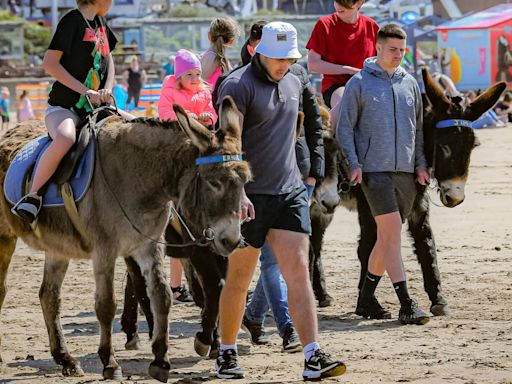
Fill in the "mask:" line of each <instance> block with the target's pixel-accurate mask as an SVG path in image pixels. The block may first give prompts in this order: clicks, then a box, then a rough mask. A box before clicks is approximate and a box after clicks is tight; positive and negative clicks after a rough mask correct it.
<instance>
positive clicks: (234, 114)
mask: <svg viewBox="0 0 512 384" xmlns="http://www.w3.org/2000/svg"><path fill="white" fill-rule="evenodd" d="M219 129H220V130H221V131H222V132H224V134H225V135H226V136H231V137H234V138H235V139H238V140H240V139H241V137H242V129H241V127H240V112H239V111H238V108H237V107H236V104H235V102H234V101H233V99H232V98H231V96H225V97H224V98H223V99H222V103H221V105H220V108H219Z"/></svg>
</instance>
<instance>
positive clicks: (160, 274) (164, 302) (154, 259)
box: [132, 243, 171, 383]
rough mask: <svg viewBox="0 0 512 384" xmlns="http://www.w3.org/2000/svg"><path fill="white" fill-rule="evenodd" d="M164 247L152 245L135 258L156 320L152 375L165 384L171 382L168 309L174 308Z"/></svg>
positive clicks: (135, 255) (150, 368)
mask: <svg viewBox="0 0 512 384" xmlns="http://www.w3.org/2000/svg"><path fill="white" fill-rule="evenodd" d="M163 256H164V247H163V246H161V245H160V244H154V243H150V244H148V245H146V246H144V247H141V248H140V249H139V250H138V251H137V253H136V254H134V255H133V256H132V257H133V259H134V260H135V261H136V262H137V264H138V265H139V267H140V270H141V273H142V276H143V277H144V280H145V281H146V284H147V294H148V297H149V300H150V302H151V312H152V313H153V317H154V329H153V338H152V341H153V342H152V345H151V349H152V350H153V354H154V356H155V359H154V360H153V361H152V362H151V364H150V366H149V375H150V376H151V377H153V378H154V379H156V380H158V381H161V382H163V383H165V382H167V380H168V379H169V370H170V368H171V366H170V364H169V357H168V355H167V351H168V347H169V345H168V344H169V342H168V340H169V310H170V308H171V288H170V286H169V283H168V282H167V277H166V275H165V272H164V266H163Z"/></svg>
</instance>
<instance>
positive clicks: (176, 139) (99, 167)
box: [0, 98, 250, 382]
mask: <svg viewBox="0 0 512 384" xmlns="http://www.w3.org/2000/svg"><path fill="white" fill-rule="evenodd" d="M175 110H176V113H177V116H178V121H166V122H161V121H157V120H144V119H136V120H133V121H131V122H123V121H121V120H120V119H119V118H110V120H109V121H107V122H106V123H105V125H104V128H103V129H102V130H100V131H99V133H98V142H97V153H96V168H95V172H94V176H93V179H92V181H91V186H90V189H89V190H88V192H87V194H86V195H85V197H84V198H83V199H82V200H81V201H80V202H79V203H78V211H79V212H80V219H81V221H82V224H83V226H84V227H85V228H86V231H87V239H85V240H86V241H85V242H84V241H82V240H84V239H81V238H80V235H79V234H78V233H77V232H76V230H75V229H74V227H73V225H72V223H71V221H70V219H69V218H68V216H67V214H66V212H65V210H64V209H63V208H47V209H43V210H42V211H41V212H40V215H39V218H38V227H39V231H40V235H36V234H35V233H34V232H33V231H32V229H31V227H30V226H29V225H27V224H25V223H24V222H22V221H21V220H20V219H19V218H18V217H16V216H14V215H12V214H11V212H10V208H11V207H10V206H9V204H8V203H7V201H6V200H5V198H4V197H3V188H2V187H3V181H4V178H5V174H6V171H7V168H8V166H9V163H10V162H11V160H12V159H13V158H14V156H15V155H16V152H18V150H19V149H21V148H22V146H23V145H24V144H26V143H27V142H28V141H29V140H31V139H33V138H36V137H38V136H40V135H41V134H44V133H45V129H44V126H43V124H42V123H41V122H35V121H29V122H26V123H22V124H20V125H18V126H17V127H15V128H14V129H11V130H10V131H8V132H7V133H6V134H5V135H4V136H3V137H2V139H1V140H0V309H1V306H2V304H3V301H4V298H5V295H6V291H7V289H6V284H5V281H6V277H7V269H8V267H9V263H10V261H11V257H12V254H13V252H14V248H15V245H16V240H17V238H18V237H20V238H22V239H23V241H24V242H25V243H27V244H28V245H29V246H30V247H32V248H34V249H38V250H42V251H44V252H45V266H44V276H43V282H42V285H41V289H40V291H39V297H40V301H41V306H42V309H43V315H44V319H45V322H46V327H47V329H48V335H49V339H50V349H51V353H52V356H53V358H54V360H55V361H56V362H57V363H58V364H60V365H62V366H63V369H62V373H63V374H64V375H65V376H80V375H83V371H82V369H81V367H80V364H79V362H78V360H76V359H75V358H74V357H72V356H71V355H70V354H69V352H68V349H67V347H66V343H65V340H64V335H63V332H62V327H61V324H60V290H61V286H62V282H63V279H64V276H65V274H66V270H67V268H68V264H69V261H70V259H72V258H90V259H91V260H92V264H93V270H94V278H95V282H96V295H95V300H96V303H95V310H96V315H97V318H98V320H99V322H100V345H99V349H98V354H99V356H100V359H101V361H102V363H103V366H104V369H103V377H104V378H105V379H116V380H121V379H122V372H121V368H120V366H119V364H118V363H117V361H116V359H115V356H114V349H113V346H112V320H113V318H114V315H115V307H116V300H115V294H114V289H113V276H114V268H115V259H116V257H117V256H122V257H124V258H125V259H128V258H129V259H130V260H131V261H132V262H133V261H134V262H135V263H136V264H137V265H138V267H139V268H140V271H141V273H142V275H143V276H144V277H145V280H146V284H147V294H148V296H149V297H150V299H151V303H152V305H151V311H152V313H153V317H154V336H153V341H152V343H153V344H152V350H153V353H154V355H155V359H154V360H153V361H152V362H151V364H150V367H149V375H150V376H152V377H153V378H155V379H157V380H160V381H162V382H166V381H167V379H168V377H169V369H170V365H169V358H168V355H167V349H168V315H169V309H170V305H171V296H170V289H169V285H168V284H167V281H166V278H165V273H164V270H163V256H164V253H165V246H164V243H163V233H164V230H165V227H166V225H167V221H168V218H169V215H170V209H171V204H170V201H172V202H174V204H175V205H176V206H178V208H179V211H180V212H181V213H182V215H183V219H184V220H185V221H186V222H187V223H191V225H190V230H191V232H192V234H193V235H194V236H195V237H197V238H202V239H204V241H207V240H209V241H208V242H209V245H210V247H211V248H212V249H213V250H215V252H217V253H219V254H222V255H227V254H229V253H230V252H231V251H232V250H233V249H234V248H235V247H237V246H238V244H239V242H240V223H239V216H238V214H239V213H238V211H239V204H240V201H239V200H240V193H241V190H242V188H243V185H244V184H245V183H246V182H247V181H248V180H249V178H250V170H249V166H248V164H247V162H245V161H241V160H233V159H234V158H235V159H237V157H233V156H231V157H229V156H224V157H223V156H217V155H237V154H240V153H241V130H240V126H239V118H238V111H237V110H236V107H235V105H234V103H233V101H232V100H231V99H229V98H227V99H225V100H224V101H223V103H222V108H221V110H220V112H219V115H220V121H221V125H220V129H219V130H218V131H217V132H215V133H212V132H211V131H208V130H207V129H206V128H204V127H203V126H202V125H201V124H199V123H198V122H196V121H195V120H189V119H188V117H187V115H186V113H185V112H184V111H183V109H181V108H180V107H176V106H175ZM200 156H203V157H206V161H205V162H204V164H201V165H196V163H195V160H196V158H198V157H200ZM214 156H217V158H215V157H214ZM219 157H220V158H221V160H224V161H220V162H217V161H216V160H219V159H218V158H219ZM226 160H227V161H226ZM192 223H194V224H192ZM206 238H208V239H206ZM84 243H86V244H88V247H87V249H84V246H83V245H82V244H84ZM1 364H2V359H1V357H0V365H1Z"/></svg>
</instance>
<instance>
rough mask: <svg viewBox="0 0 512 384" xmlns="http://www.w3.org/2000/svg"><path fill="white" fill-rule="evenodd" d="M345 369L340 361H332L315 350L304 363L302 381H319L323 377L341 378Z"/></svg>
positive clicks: (324, 354) (322, 352) (320, 351)
mask: <svg viewBox="0 0 512 384" xmlns="http://www.w3.org/2000/svg"><path fill="white" fill-rule="evenodd" d="M346 370H347V367H346V366H345V364H344V363H343V361H340V360H333V359H332V358H331V356H330V355H329V354H328V353H325V352H324V351H323V350H321V349H317V350H316V351H315V353H314V354H313V356H311V357H310V359H309V360H308V361H304V372H303V373H302V377H303V378H304V380H320V379H323V378H325V377H334V376H341V375H343V374H344V373H345V371H346Z"/></svg>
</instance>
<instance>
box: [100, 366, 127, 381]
mask: <svg viewBox="0 0 512 384" xmlns="http://www.w3.org/2000/svg"><path fill="white" fill-rule="evenodd" d="M103 378H104V379H105V380H114V381H123V371H122V370H121V367H117V368H105V369H104V370H103Z"/></svg>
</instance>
